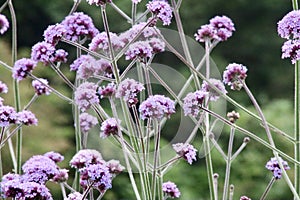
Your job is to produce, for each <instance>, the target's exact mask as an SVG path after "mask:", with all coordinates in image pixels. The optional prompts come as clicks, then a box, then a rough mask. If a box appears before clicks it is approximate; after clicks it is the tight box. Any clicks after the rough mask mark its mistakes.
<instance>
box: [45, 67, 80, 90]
mask: <svg viewBox="0 0 300 200" xmlns="http://www.w3.org/2000/svg"><path fill="white" fill-rule="evenodd" d="M50 66H51V68H52V69H53V70H54V71H55V72H56V74H57V75H58V76H59V77H60V78H61V79H62V80H63V81H64V82H65V83H66V84H67V85H68V86H69V87H70V88H71V89H72V90H75V89H76V87H75V86H74V84H73V83H71V81H70V80H69V79H68V78H67V77H66V76H65V75H64V74H63V73H62V71H60V69H59V68H58V67H57V66H56V65H55V64H54V63H53V62H50Z"/></svg>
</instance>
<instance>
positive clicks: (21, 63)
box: [12, 58, 37, 81]
mask: <svg viewBox="0 0 300 200" xmlns="http://www.w3.org/2000/svg"><path fill="white" fill-rule="evenodd" d="M36 65H37V62H36V61H34V60H32V59H29V58H21V59H20V60H17V61H16V62H15V64H14V67H13V69H12V77H13V78H14V79H16V80H17V81H21V80H23V79H25V78H26V77H27V75H28V73H31V72H32V70H33V69H34V68H35V67H36Z"/></svg>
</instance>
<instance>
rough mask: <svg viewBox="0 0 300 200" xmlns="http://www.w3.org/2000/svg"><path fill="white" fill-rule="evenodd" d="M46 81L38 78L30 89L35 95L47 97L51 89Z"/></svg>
mask: <svg viewBox="0 0 300 200" xmlns="http://www.w3.org/2000/svg"><path fill="white" fill-rule="evenodd" d="M47 86H48V80H46V79H43V78H39V79H37V80H33V81H32V87H33V88H34V91H35V93H36V94H37V95H43V94H44V95H49V94H50V93H51V89H49V88H48V87H47Z"/></svg>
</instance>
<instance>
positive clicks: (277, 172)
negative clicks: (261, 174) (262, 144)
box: [266, 157, 290, 179]
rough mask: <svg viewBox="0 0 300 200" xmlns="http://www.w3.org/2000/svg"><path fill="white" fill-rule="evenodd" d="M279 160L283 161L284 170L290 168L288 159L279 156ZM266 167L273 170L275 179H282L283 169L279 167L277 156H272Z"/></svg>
mask: <svg viewBox="0 0 300 200" xmlns="http://www.w3.org/2000/svg"><path fill="white" fill-rule="evenodd" d="M279 162H281V163H282V165H283V168H284V170H289V169H290V167H289V165H288V163H287V162H286V161H284V160H283V159H282V158H281V157H279ZM266 168H267V169H268V170H270V171H271V172H273V176H274V178H275V179H281V175H282V171H281V169H280V167H279V163H278V160H277V159H276V157H273V158H271V159H270V160H269V161H268V162H267V164H266Z"/></svg>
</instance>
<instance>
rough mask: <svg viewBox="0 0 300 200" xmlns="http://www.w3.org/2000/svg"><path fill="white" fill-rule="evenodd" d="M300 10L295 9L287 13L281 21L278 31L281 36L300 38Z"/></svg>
mask: <svg viewBox="0 0 300 200" xmlns="http://www.w3.org/2000/svg"><path fill="white" fill-rule="evenodd" d="M299 22H300V11H299V10H293V11H291V12H289V13H288V14H286V15H285V16H284V17H283V18H282V19H281V20H280V21H279V22H278V27H277V31H278V34H279V36H280V37H282V38H286V39H290V38H292V39H298V38H300V23H299Z"/></svg>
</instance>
